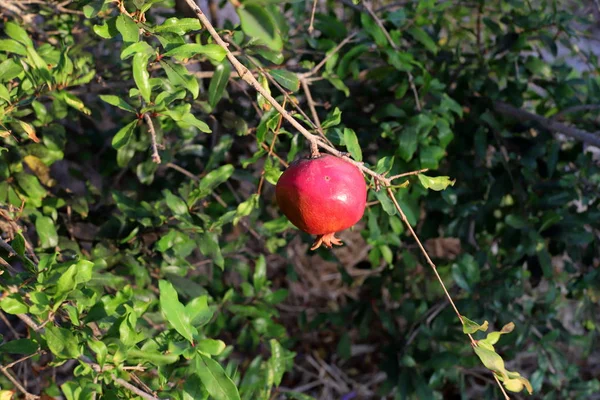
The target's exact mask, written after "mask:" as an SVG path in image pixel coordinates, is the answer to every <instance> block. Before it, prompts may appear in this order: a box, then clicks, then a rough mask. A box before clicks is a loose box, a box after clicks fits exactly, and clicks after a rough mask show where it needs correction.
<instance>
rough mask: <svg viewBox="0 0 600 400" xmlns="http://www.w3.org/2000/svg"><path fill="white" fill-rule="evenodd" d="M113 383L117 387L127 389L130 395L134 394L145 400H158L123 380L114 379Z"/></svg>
mask: <svg viewBox="0 0 600 400" xmlns="http://www.w3.org/2000/svg"><path fill="white" fill-rule="evenodd" d="M115 383H116V384H117V385H119V386H123V387H124V388H125V389H128V390H129V391H131V392H132V393H135V394H137V395H138V396H140V397H142V398H144V399H146V400H159V399H158V397H154V396H152V395H151V394H149V393H146V392H144V391H143V390H141V389H139V388H137V387H135V386H133V385H132V384H131V383H129V382H127V381H126V380H124V379H121V378H115Z"/></svg>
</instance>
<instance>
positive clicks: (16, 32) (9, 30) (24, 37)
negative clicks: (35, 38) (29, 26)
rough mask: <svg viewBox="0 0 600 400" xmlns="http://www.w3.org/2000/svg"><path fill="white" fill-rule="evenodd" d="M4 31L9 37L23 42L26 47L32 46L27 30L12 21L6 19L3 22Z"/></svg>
mask: <svg viewBox="0 0 600 400" xmlns="http://www.w3.org/2000/svg"><path fill="white" fill-rule="evenodd" d="M4 33H6V35H7V36H8V37H9V38H11V39H14V40H16V41H17V42H20V43H22V44H24V45H25V46H26V47H33V42H32V41H31V39H30V38H29V35H28V34H27V31H26V30H25V29H23V28H21V27H20V26H19V25H18V24H16V23H14V22H12V21H8V22H6V23H5V24H4Z"/></svg>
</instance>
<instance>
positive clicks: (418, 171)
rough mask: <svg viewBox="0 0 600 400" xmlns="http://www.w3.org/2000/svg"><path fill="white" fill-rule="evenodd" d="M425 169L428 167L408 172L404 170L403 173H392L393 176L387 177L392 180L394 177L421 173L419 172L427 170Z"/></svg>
mask: <svg viewBox="0 0 600 400" xmlns="http://www.w3.org/2000/svg"><path fill="white" fill-rule="evenodd" d="M427 171H429V168H423V169H419V170H417V171H410V172H405V173H403V174H398V175H394V176H391V177H390V178H389V179H390V181H393V180H394V179H398V178H402V177H404V176H410V175H418V174H421V173H423V172H427Z"/></svg>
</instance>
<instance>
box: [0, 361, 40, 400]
mask: <svg viewBox="0 0 600 400" xmlns="http://www.w3.org/2000/svg"><path fill="white" fill-rule="evenodd" d="M0 372H2V373H3V374H4V376H6V377H7V378H8V380H9V381H11V382H12V384H13V385H15V388H17V390H18V391H19V392H21V393H23V394H24V395H25V399H26V400H34V399H39V398H40V396H36V395H35V394H31V393H29V392H28V391H27V389H25V388H24V387H23V385H21V382H19V381H18V380H17V379H16V378H15V377H14V376H12V374H11V373H10V371H9V370H8V367H3V366H0Z"/></svg>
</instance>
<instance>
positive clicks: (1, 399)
mask: <svg viewBox="0 0 600 400" xmlns="http://www.w3.org/2000/svg"><path fill="white" fill-rule="evenodd" d="M14 394H15V392H14V391H12V390H0V400H10V399H12V397H13V395H14Z"/></svg>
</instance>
